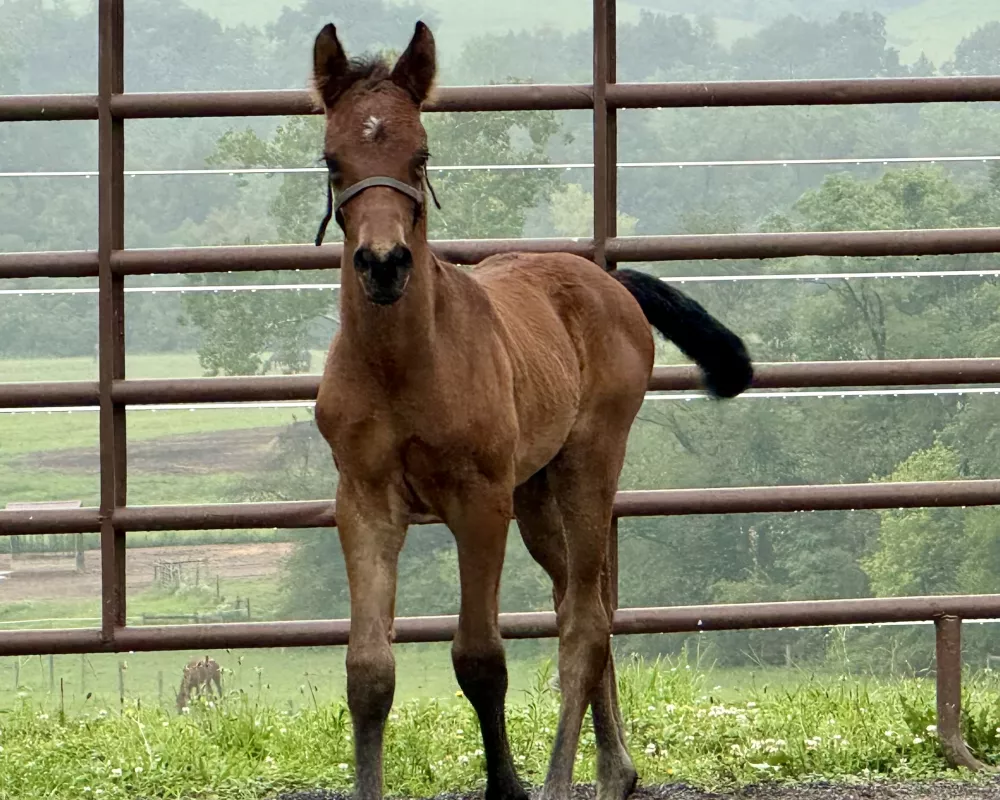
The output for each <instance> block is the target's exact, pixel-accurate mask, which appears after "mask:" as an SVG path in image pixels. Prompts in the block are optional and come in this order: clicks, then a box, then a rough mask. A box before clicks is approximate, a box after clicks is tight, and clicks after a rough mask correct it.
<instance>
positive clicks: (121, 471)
mask: <svg viewBox="0 0 1000 800" xmlns="http://www.w3.org/2000/svg"><path fill="white" fill-rule="evenodd" d="M124 5H125V4H124V0H100V2H99V4H98V25H99V35H98V102H97V105H98V119H97V129H98V237H97V259H98V287H99V294H98V345H99V378H100V382H99V385H100V408H101V416H100V462H101V631H102V634H103V637H104V639H105V640H106V641H111V640H113V639H114V636H115V632H116V631H117V630H118V629H119V628H121V627H123V626H124V625H125V532H124V531H121V530H117V529H116V528H115V526H114V523H113V522H112V514H113V513H114V510H115V508H118V507H120V506H123V505H125V486H126V482H125V406H124V405H121V404H118V403H115V402H113V400H112V397H111V386H112V383H113V381H116V380H121V379H122V378H124V377H125V278H124V276H122V275H115V274H114V272H113V270H112V268H111V259H112V256H113V254H114V253H115V252H116V251H119V250H123V249H124V247H125V121H124V120H123V119H121V118H117V119H116V118H115V116H114V115H113V114H112V111H111V99H112V97H114V95H116V94H121V93H123V92H124V91H125V63H124V61H125V59H124V46H125V42H124V38H125V9H124Z"/></svg>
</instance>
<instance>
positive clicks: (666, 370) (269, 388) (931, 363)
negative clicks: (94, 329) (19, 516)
mask: <svg viewBox="0 0 1000 800" xmlns="http://www.w3.org/2000/svg"><path fill="white" fill-rule="evenodd" d="M319 379H320V376H318V375H281V376H271V375H268V376H263V377H258V376H253V377H249V376H248V377H232V378H171V379H141V380H116V381H114V383H113V384H112V389H111V397H112V400H113V401H114V402H115V403H118V404H123V405H130V406H136V405H154V404H156V405H159V404H175V403H176V404H182V403H242V402H246V403H250V402H281V401H295V400H315V399H316V392H317V390H318V388H319ZM990 383H998V384H1000V359H998V358H940V359H932V358H926V359H914V360H908V361H804V362H791V363H775V364H767V363H764V364H757V365H755V374H754V387H755V388H757V389H817V388H846V387H856V386H887V387H889V386H944V385H975V384H990ZM700 388H702V384H701V375H700V373H699V372H698V369H697V368H696V367H688V366H675V367H656V368H655V369H654V370H653V375H652V377H651V379H650V382H649V391H651V392H659V391H687V390H696V389H700ZM97 405H99V391H98V384H97V383H95V382H92V381H54V382H47V383H46V382H33V383H0V408H31V407H35V406H43V407H47V406H52V407H56V406H97Z"/></svg>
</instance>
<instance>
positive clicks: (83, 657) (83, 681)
mask: <svg viewBox="0 0 1000 800" xmlns="http://www.w3.org/2000/svg"><path fill="white" fill-rule="evenodd" d="M86 691H87V654H86V653H80V694H83V693H84V692H86Z"/></svg>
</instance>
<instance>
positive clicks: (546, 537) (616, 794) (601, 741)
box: [514, 470, 638, 800]
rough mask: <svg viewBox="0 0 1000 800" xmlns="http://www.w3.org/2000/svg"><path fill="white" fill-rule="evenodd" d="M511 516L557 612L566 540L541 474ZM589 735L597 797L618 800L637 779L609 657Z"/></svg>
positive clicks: (607, 597) (607, 595)
mask: <svg viewBox="0 0 1000 800" xmlns="http://www.w3.org/2000/svg"><path fill="white" fill-rule="evenodd" d="M514 511H515V515H516V517H517V522H518V527H519V528H520V531H521V538H522V539H524V544H525V546H526V547H527V548H528V552H529V553H531V556H532V557H533V558H534V559H535V561H537V562H538V563H539V564H540V565H541V567H542V568H543V569H544V570H545V571H546V572H547V573H548V575H549V577H550V578H551V579H552V589H553V600H554V602H555V607H556V609H557V610H558V608H559V606H560V605H561V603H562V600H563V597H564V596H565V594H566V581H567V564H566V556H567V554H566V541H565V533H564V530H563V520H562V513H561V512H560V510H559V506H558V504H557V502H556V499H555V496H554V495H553V494H552V491H551V489H550V487H549V481H548V475H547V473H546V471H544V470H543V471H541V472H539V473H537V474H536V475H535V476H534V477H532V478H531V480H529V481H528V482H527V483H525V484H524V485H523V486H521V487H519V488H518V490H517V491H516V492H515V494H514ZM608 577H609V576H608V574H607V570H605V574H604V575H603V579H602V584H603V586H602V588H603V590H604V592H603V599H604V603H605V610H606V612H607V614H608V618H609V620H610V618H611V614H612V605H611V591H610V584H609V583H608ZM591 710H592V711H593V718H594V734H595V738H596V739H597V796H598V798H599V800H624V798H626V797H628V796H629V795H630V794H631V793H632V791H633V789H634V788H635V784H636V782H637V780H638V773H636V771H635V767H634V765H633V764H632V759H631V758H630V757H629V754H628V749H627V747H626V744H625V729H624V724H623V722H622V718H621V712H620V711H619V710H618V692H617V687H616V685H615V665H614V654H613V653H612V652H611V651H610V649H609V651H608V661H607V665H606V666H605V668H604V673H603V675H602V677H601V683H600V687H599V689H598V691H597V692H596V693H594V695H593V697H592V699H591Z"/></svg>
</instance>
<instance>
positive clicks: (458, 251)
mask: <svg viewBox="0 0 1000 800" xmlns="http://www.w3.org/2000/svg"><path fill="white" fill-rule="evenodd" d="M431 244H432V246H433V247H434V251H435V252H436V253H437V254H438V255H439V256H441V257H442V258H445V259H448V260H449V261H453V262H455V263H459V264H476V263H478V262H480V261H482V260H483V259H484V258H486V257H488V256H491V255H494V254H496V253H511V252H535V253H555V252H567V253H573V254H575V255H579V256H582V257H583V258H590V259H594V258H596V257H597V253H596V245H595V243H594V242H593V241H592V240H590V239H480V240H476V239H467V240H453V241H439V242H432V243H431ZM340 252H341V249H340V246H339V245H329V246H326V247H322V248H316V247H309V246H307V245H268V246H239V247H191V248H164V249H152V250H124V251H120V252H116V253H115V254H114V257H113V264H114V270H115V272H116V274H124V275H152V274H179V273H194V272H245V271H252V270H278V269H336V268H338V267H339V263H340ZM995 252H1000V228H954V229H939V230H906V231H833V232H827V231H822V232H806V233H732V234H728V233H723V234H704V235H702V234H698V235H671V236H628V237H616V238H610V239H608V241H607V244H606V246H605V257H606V259H607V260H608V261H614V262H622V261H625V262H637V261H688V260H692V261H696V260H720V259H730V260H737V259H744V260H748V259H770V258H795V257H801V256H844V257H859V258H860V257H867V258H874V257H879V256H931V255H956V254H966V253H995ZM95 264H96V261H95V259H94V257H93V255H92V254H90V253H9V254H0V278H34V277H42V278H44V277H88V276H91V275H93V274H96V270H95Z"/></svg>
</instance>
